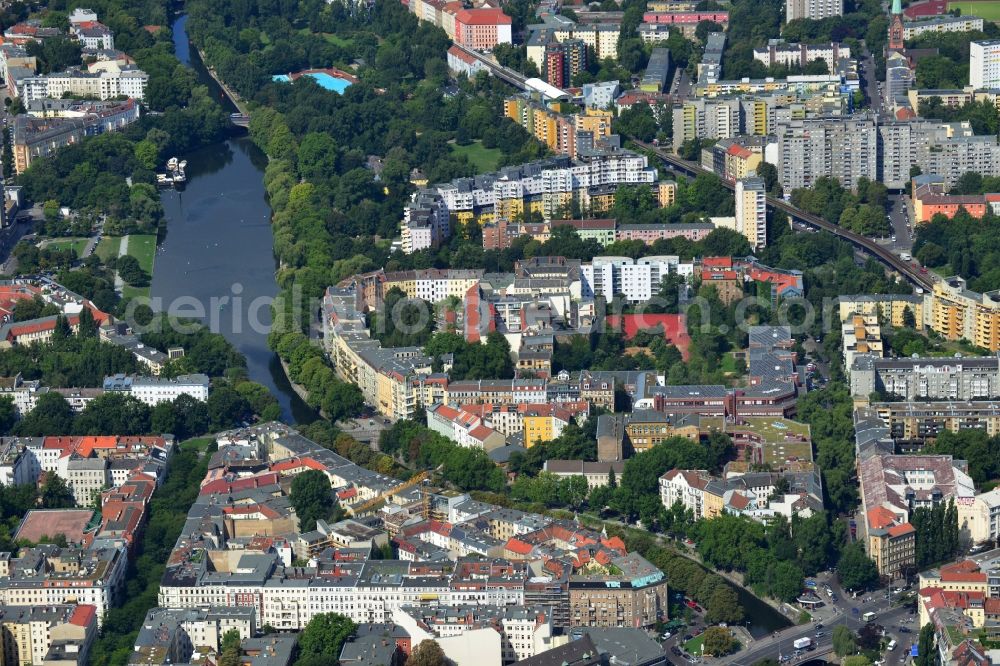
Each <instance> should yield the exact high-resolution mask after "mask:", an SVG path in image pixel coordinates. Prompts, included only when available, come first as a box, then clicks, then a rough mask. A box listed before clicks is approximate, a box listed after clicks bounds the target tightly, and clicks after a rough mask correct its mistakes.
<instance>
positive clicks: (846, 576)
mask: <svg viewBox="0 0 1000 666" xmlns="http://www.w3.org/2000/svg"><path fill="white" fill-rule="evenodd" d="M837 574H838V575H839V576H840V584H841V585H843V586H844V587H845V588H847V589H848V590H863V589H866V588H869V587H871V586H873V585H875V584H876V583H877V582H878V569H877V568H876V567H875V563H874V562H872V560H871V558H870V557H868V555H867V554H866V553H865V551H864V549H863V548H862V547H861V544H859V543H857V542H855V543H852V544H850V545H849V546H847V547H846V548H844V551H843V553H841V555H840V560H839V561H838V562H837Z"/></svg>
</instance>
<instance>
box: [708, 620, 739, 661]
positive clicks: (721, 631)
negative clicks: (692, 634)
mask: <svg viewBox="0 0 1000 666" xmlns="http://www.w3.org/2000/svg"><path fill="white" fill-rule="evenodd" d="M702 645H703V646H704V649H705V654H706V655H711V656H713V657H724V656H726V655H727V654H732V653H733V652H736V650H738V649H739V647H740V643H739V641H737V640H736V639H735V638H733V634H732V632H731V631H729V629H727V628H725V627H709V628H708V629H706V630H705V634H704V642H703V643H702Z"/></svg>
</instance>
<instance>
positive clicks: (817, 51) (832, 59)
mask: <svg viewBox="0 0 1000 666" xmlns="http://www.w3.org/2000/svg"><path fill="white" fill-rule="evenodd" d="M850 57H851V48H850V47H849V46H845V45H842V44H840V43H839V42H830V43H829V44H793V43H786V42H784V41H783V40H780V39H772V40H770V41H769V42H768V45H767V46H765V47H764V48H760V49H754V50H753V58H754V60H759V61H760V62H762V63H764V66H765V67H773V66H774V65H785V66H786V67H805V66H806V65H808V64H809V63H811V62H812V61H814V60H822V61H823V62H825V63H826V67H827V70H828V71H830V72H833V71H835V69H836V66H837V61H838V60H840V59H841V58H850Z"/></svg>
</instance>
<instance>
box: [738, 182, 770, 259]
mask: <svg viewBox="0 0 1000 666" xmlns="http://www.w3.org/2000/svg"><path fill="white" fill-rule="evenodd" d="M736 233H738V234H741V235H742V236H743V237H744V238H746V239H747V241H748V242H749V243H750V245H751V247H753V248H754V250H760V249H762V248H763V247H765V246H766V245H767V191H766V190H765V189H764V179H763V178H758V177H756V176H752V177H747V178H743V179H741V180H738V181H736Z"/></svg>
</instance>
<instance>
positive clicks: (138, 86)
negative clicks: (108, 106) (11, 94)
mask: <svg viewBox="0 0 1000 666" xmlns="http://www.w3.org/2000/svg"><path fill="white" fill-rule="evenodd" d="M148 83H149V75H148V74H146V73H145V72H144V71H142V70H141V69H139V68H138V67H136V66H135V65H119V64H118V63H117V62H114V61H99V62H96V63H94V64H92V65H90V68H89V70H88V71H83V70H81V69H70V70H67V71H65V72H56V73H53V74H46V75H44V76H36V77H33V78H30V79H25V80H24V81H23V82H22V87H23V90H21V91H20V97H21V99H22V100H23V101H24V102H25V103H27V102H31V101H34V100H38V99H44V98H56V99H58V98H60V97H63V96H64V95H65V94H67V93H69V94H72V95H77V96H80V97H89V98H93V99H100V100H108V99H113V98H116V97H128V98H131V99H136V100H139V101H142V100H143V99H144V98H145V95H146V85H147V84H148Z"/></svg>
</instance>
